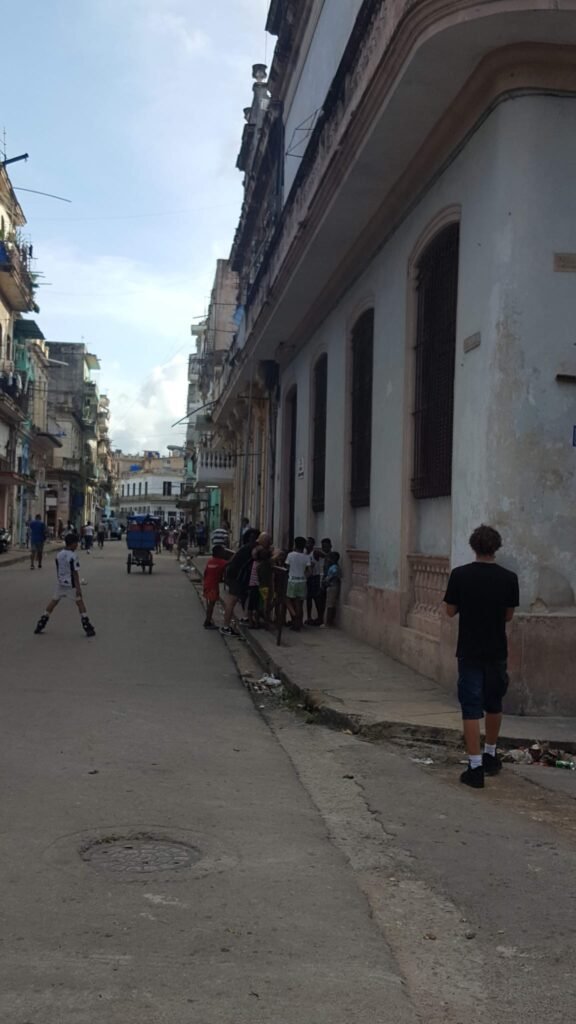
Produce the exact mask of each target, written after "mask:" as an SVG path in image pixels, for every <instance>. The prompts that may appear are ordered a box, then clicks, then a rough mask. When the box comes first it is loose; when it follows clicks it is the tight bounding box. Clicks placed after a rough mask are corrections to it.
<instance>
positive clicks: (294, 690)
mask: <svg viewBox="0 0 576 1024" xmlns="http://www.w3.org/2000/svg"><path fill="white" fill-rule="evenodd" d="M193 564H194V568H195V569H196V571H197V572H198V573H200V575H201V570H200V569H199V568H198V566H197V565H196V564H195V562H193ZM198 596H199V598H200V601H201V602H202V595H201V593H198ZM238 629H239V631H240V632H241V633H242V636H243V637H244V639H245V641H246V644H247V646H248V647H249V648H250V650H251V651H252V654H253V655H254V656H255V658H256V659H257V660H258V661H259V662H260V664H261V666H262V669H263V671H264V672H269V673H271V674H273V675H275V676H276V678H277V679H280V680H281V681H282V683H283V685H284V688H285V690H286V691H287V692H288V693H289V694H290V696H291V697H293V698H294V699H295V700H297V701H298V702H299V703H300V704H303V705H304V707H305V708H306V709H307V710H308V711H309V712H310V713H311V714H313V715H314V717H315V720H316V721H317V722H318V723H319V724H320V725H326V726H327V727H328V728H330V729H334V730H336V731H339V732H350V733H353V734H354V735H355V736H361V737H362V738H363V739H366V740H371V741H372V742H377V741H378V740H386V739H389V740H404V741H416V742H419V743H440V744H442V745H443V746H446V747H459V748H461V747H462V733H461V731H460V729H450V728H446V727H441V726H435V725H420V724H418V725H416V724H415V723H413V722H389V721H386V720H384V721H381V722H366V721H364V719H363V717H362V715H355V714H351V713H350V712H347V711H343V710H340V709H339V708H335V707H334V706H333V705H331V704H326V702H325V696H324V694H323V693H321V692H320V691H319V690H311V689H308V688H307V687H305V686H302V685H301V684H300V683H298V682H296V680H294V679H293V678H292V677H291V676H290V675H288V673H287V672H286V671H285V669H283V668H282V666H281V665H279V664H278V662H277V661H275V660H274V657H273V655H271V654H270V653H269V652H268V651H267V650H266V649H265V648H264V647H263V646H262V644H261V643H260V642H259V640H258V637H257V635H256V634H255V632H254V631H253V630H251V629H246V628H245V627H244V626H238ZM528 722H529V719H527V724H528ZM535 740H538V742H539V743H541V744H542V745H543V746H547V747H551V748H552V749H555V748H560V749H562V750H563V751H565V752H566V753H567V754H576V741H572V740H565V739H562V740H547V739H546V738H545V737H543V736H535V735H533V734H527V735H526V736H524V737H522V736H507V735H506V733H504V732H503V733H501V735H500V737H499V740H498V744H499V746H502V747H509V748H510V749H512V750H514V749H516V748H517V747H529V746H530V745H531V744H532V743H534V742H535Z"/></svg>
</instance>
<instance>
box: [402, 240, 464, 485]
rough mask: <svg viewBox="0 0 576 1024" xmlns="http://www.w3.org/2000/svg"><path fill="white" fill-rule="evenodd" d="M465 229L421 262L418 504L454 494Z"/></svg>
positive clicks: (416, 459)
mask: <svg viewBox="0 0 576 1024" xmlns="http://www.w3.org/2000/svg"><path fill="white" fill-rule="evenodd" d="M458 243H459V225H458V224H450V225H449V226H448V227H446V228H444V229H443V230H442V231H440V232H439V234H437V235H436V237H435V238H434V239H433V240H432V241H431V242H430V244H429V245H428V246H427V248H426V249H425V251H424V253H423V255H422V256H421V258H420V260H419V262H418V279H417V294H418V319H417V327H416V381H415V401H414V476H413V479H412V493H413V494H414V497H415V498H440V497H445V496H447V495H450V494H451V493H452V426H453V413H454V363H455V357H456V308H457V302H458V251H459V244H458Z"/></svg>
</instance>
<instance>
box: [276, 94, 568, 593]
mask: <svg viewBox="0 0 576 1024" xmlns="http://www.w3.org/2000/svg"><path fill="white" fill-rule="evenodd" d="M375 173H377V169H376V168H375ZM575 180H576V101H575V100H573V99H566V98H560V97H552V96H548V97H538V96H532V97H522V98H517V99H515V100H512V101H509V102H505V103H502V104H501V105H499V106H498V107H497V108H496V109H495V110H494V111H493V113H492V114H491V115H490V117H489V118H488V119H487V120H486V122H485V123H484V124H483V126H482V127H481V128H480V129H479V130H478V131H477V133H476V134H475V135H474V136H473V137H472V139H471V140H470V142H469V143H468V145H467V146H466V148H465V149H464V150H463V151H462V152H461V154H460V155H459V156H458V158H457V159H456V160H455V161H454V162H453V163H452V164H451V166H450V167H448V169H447V170H446V171H445V172H444V174H443V175H442V176H441V177H440V178H439V180H438V181H437V182H436V183H435V184H434V185H433V187H431V188H430V189H429V191H428V192H427V193H426V194H425V195H424V196H423V198H422V199H421V201H420V202H419V204H418V205H417V207H416V208H415V209H414V211H413V212H412V213H411V215H410V216H409V217H408V218H407V219H406V220H405V221H404V223H403V224H402V226H401V227H400V228H399V230H398V231H397V232H396V234H395V235H394V236H393V237H392V238H391V239H390V240H389V241H388V242H387V244H386V245H385V246H384V248H383V249H382V250H381V252H380V253H379V254H378V256H377V257H376V258H375V259H374V261H373V262H372V264H371V265H370V266H369V268H368V269H367V270H366V271H365V272H364V273H363V274H362V276H361V277H360V278H359V279H358V280H357V281H356V283H355V284H354V285H353V286H352V287H351V288H350V289H349V290H348V292H347V293H346V294H345V295H343V297H342V300H341V302H340V303H339V305H338V306H337V307H336V308H335V309H334V311H333V312H332V314H331V315H330V316H329V317H328V318H327V319H326V321H325V322H324V324H323V325H322V327H321V328H320V329H319V330H318V331H317V332H316V334H315V335H314V337H313V338H311V339H310V340H309V342H308V343H307V344H306V345H305V347H304V348H303V349H302V350H301V351H300V352H299V354H298V355H297V356H296V357H295V358H294V360H293V361H292V362H291V363H290V364H289V366H288V367H287V368H286V370H285V371H283V374H282V383H283V389H284V390H285V389H286V388H288V387H291V386H292V385H293V384H294V383H296V384H297V386H298V419H299V422H298V458H299V459H301V460H302V461H303V464H304V472H305V476H304V478H302V479H298V480H297V481H296V525H297V530H298V531H300V530H301V532H303V533H304V532H309V531H310V530H312V532H316V535H317V536H318V533H319V532H320V530H315V527H316V525H317V524H318V523H319V522H320V521H315V519H314V517H313V515H312V512H311V509H310V480H309V477H310V465H311V441H312V434H311V422H310V417H311V413H312V410H311V407H310V392H309V383H310V379H311V374H312V367H313V365H314V362H315V360H316V358H317V357H318V354H320V352H322V351H327V353H328V426H327V450H328V454H327V472H326V510H325V512H324V513H323V514H322V519H321V524H322V525H321V532H322V534H327V535H330V536H332V538H333V540H334V543H335V544H336V545H338V546H341V547H342V548H345V547H346V546H348V545H351V546H356V547H369V549H370V582H371V583H372V584H373V585H374V586H376V587H381V588H383V589H388V590H397V589H398V587H399V581H400V572H401V563H402V517H403V515H406V514H410V508H411V507H412V511H413V513H414V530H415V534H416V536H417V537H418V536H419V538H420V540H421V541H422V543H423V544H425V545H426V547H427V548H428V550H426V552H425V553H427V554H449V555H450V557H451V562H452V564H453V565H458V564H461V563H462V562H466V561H469V560H470V557H471V552H470V549H469V547H468V537H469V535H470V533H471V531H472V529H473V528H474V527H475V526H477V525H478V524H479V523H480V522H481V521H486V522H491V523H493V524H494V525H495V526H497V527H498V528H499V529H501V531H502V533H503V538H504V545H505V546H504V549H503V552H502V557H501V561H502V562H503V563H504V564H506V565H508V566H510V567H511V568H514V569H515V570H516V571H518V573H519V575H520V581H521V593H522V604H523V607H524V608H526V609H531V608H533V609H534V610H546V609H547V608H555V607H559V606H563V607H565V606H570V605H572V604H573V600H574V598H573V592H574V591H576V561H575V555H574V552H575V551H576V517H575V516H574V508H575V497H576V494H575V489H576V488H575V469H576V467H575V460H576V450H575V449H573V448H572V427H573V425H574V424H576V385H566V384H564V385H561V384H558V383H557V382H556V380H555V375H556V373H557V372H572V373H576V274H570V273H564V274H561V273H554V271H553V253H554V252H575V253H576V189H574V181H575ZM453 204H460V206H461V208H462V219H461V240H460V282H459V301H458V323H457V356H456V374H455V409H454V456H453V493H452V501H451V502H450V501H448V502H446V501H445V500H444V499H440V500H439V501H438V502H436V503H435V502H429V503H426V502H418V503H414V502H412V500H411V499H410V498H409V497H408V504H407V505H403V491H404V483H403V480H404V472H405V471H406V469H407V474H408V478H409V472H410V464H411V453H410V452H406V451H405V444H406V440H405V430H406V426H407V423H408V421H409V419H410V416H411V409H409V408H407V403H406V379H405V378H406V357H407V353H408V352H409V347H410V340H409V339H407V329H408V328H407V323H408V319H407V312H408V308H409V294H408V292H409V282H408V272H407V268H408V263H409V260H410V257H411V255H412V253H413V252H414V248H415V246H416V245H417V244H418V241H419V238H420V237H421V235H422V233H423V232H424V231H425V230H426V229H427V227H428V225H429V224H430V222H431V221H432V220H433V218H434V217H436V216H437V215H438V213H439V212H440V211H442V210H443V209H444V208H446V207H448V206H450V205H453ZM370 296H372V298H373V301H374V306H375V345H374V400H373V448H372V488H371V490H372V501H371V508H370V510H360V515H358V514H357V513H354V512H353V510H351V509H350V507H349V501H348V487H349V466H348V462H347V459H348V453H349V444H348V433H347V422H348V421H347V416H348V411H347V402H348V390H349V384H348V383H347V379H346V372H347V339H348V337H349V331H350V328H351V326H352V323H353V321H354V319H355V317H356V315H357V311H358V309H362V308H365V304H366V302H367V300H368V299H369V297H370ZM478 334H479V335H480V345H479V346H477V347H474V348H472V349H471V350H470V351H468V352H467V353H466V352H465V351H464V342H465V340H466V339H469V338H471V337H472V336H474V335H478ZM281 493H282V492H281V491H279V490H278V488H277V491H276V497H277V514H278V512H279V511H280V507H279V505H278V503H279V502H280V501H281V500H282V498H281ZM415 505H417V506H418V508H417V510H416V509H415V508H414V506H415ZM450 505H451V508H450ZM426 506H427V507H426ZM416 512H417V514H416ZM450 512H451V516H450ZM450 519H451V522H450ZM276 521H278V519H276Z"/></svg>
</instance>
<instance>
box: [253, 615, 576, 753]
mask: <svg viewBox="0 0 576 1024" xmlns="http://www.w3.org/2000/svg"><path fill="white" fill-rule="evenodd" d="M243 634H244V636H245V638H246V640H247V642H248V643H249V644H250V647H251V648H252V650H253V651H254V653H255V654H256V655H257V657H258V658H259V660H260V661H261V663H262V665H263V666H264V667H265V668H266V669H267V670H269V671H272V672H274V674H275V675H277V676H278V677H279V678H282V679H283V680H284V681H285V682H286V684H287V686H288V687H289V688H290V689H291V690H292V691H293V692H294V693H295V694H297V695H298V696H299V697H300V699H301V700H302V701H303V703H305V704H306V706H307V707H309V708H310V709H312V710H314V711H316V712H318V713H319V714H320V715H321V716H322V717H323V718H324V719H325V720H326V721H327V722H328V723H329V724H333V725H335V726H338V727H340V728H348V729H351V730H352V731H353V732H357V733H360V734H362V735H364V736H367V737H369V738H371V739H377V738H378V737H385V736H394V735H395V736H400V735H402V736H407V737H409V736H414V737H418V738H419V739H428V740H431V741H438V740H442V741H444V742H460V738H461V735H462V720H461V715H460V709H459V705H458V702H457V699H456V692H455V691H456V688H454V696H452V695H451V694H449V693H447V692H446V691H445V690H444V689H443V688H442V687H441V686H439V684H438V683H435V682H434V680H432V679H427V678H426V677H425V676H422V675H419V674H418V673H417V672H414V671H413V670H412V669H410V668H408V667H407V666H406V665H402V664H401V663H400V662H398V661H394V659H393V658H389V657H388V656H387V655H386V654H383V653H382V652H381V651H378V650H376V649H375V648H373V647H370V646H369V645H368V644H363V643H361V642H360V641H358V640H355V639H354V638H353V637H351V636H349V635H348V634H347V633H343V632H342V631H341V630H338V629H334V630H332V629H315V628H313V627H310V628H308V629H306V628H304V629H303V630H302V632H301V633H297V634H294V633H291V632H290V630H285V631H283V634H282V645H281V646H280V647H278V646H277V645H276V638H275V635H274V634H272V633H269V632H267V630H264V629H259V630H249V629H243ZM454 667H455V668H456V662H455V663H454ZM535 740H539V741H540V742H541V743H549V744H550V745H552V746H559V747H561V748H562V749H564V750H567V751H571V752H572V753H576V718H556V717H554V718H553V717H520V716H517V715H505V716H504V723H503V727H502V735H501V742H502V744H503V745H505V746H508V745H511V746H524V745H526V744H528V743H533V742H534V741H535Z"/></svg>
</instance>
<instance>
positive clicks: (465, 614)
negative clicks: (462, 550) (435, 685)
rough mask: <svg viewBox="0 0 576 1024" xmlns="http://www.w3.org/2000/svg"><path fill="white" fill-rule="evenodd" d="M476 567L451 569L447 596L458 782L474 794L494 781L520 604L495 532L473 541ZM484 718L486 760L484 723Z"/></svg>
mask: <svg viewBox="0 0 576 1024" xmlns="http://www.w3.org/2000/svg"><path fill="white" fill-rule="evenodd" d="M470 546H471V548H472V550H473V551H474V552H475V554H476V561H475V562H470V563H469V564H468V565H461V566H459V567H458V568H457V569H453V570H452V572H451V574H450V579H449V580H448V588H447V590H446V594H445V596H444V601H445V606H446V614H447V615H448V616H449V617H450V618H453V616H454V615H459V623H458V647H457V649H456V657H457V658H458V699H459V701H460V705H461V707H462V718H463V722H464V742H465V744H466V751H467V753H468V762H469V763H468V768H467V769H466V771H465V772H463V773H462V775H461V776H460V781H461V782H463V783H465V784H466V785H467V786H472V787H473V788H475V789H482V787H483V786H484V775H485V774H486V775H496V774H497V773H498V772H499V771H500V769H501V767H502V765H501V763H500V761H499V760H498V758H497V756H496V745H497V742H498V734H499V732H500V725H501V723H502V698H503V697H504V695H505V693H506V690H507V689H508V673H507V671H506V659H507V657H508V642H507V639H506V623H507V622H510V621H511V619H512V617H513V615H514V609H515V608H517V607H518V604H519V602H520V599H519V591H518V577H517V576H516V573H513V572H510V571H509V570H508V569H504V568H503V567H502V566H501V565H497V564H496V552H497V551H498V549H499V548H501V547H502V538H501V536H500V534H499V533H498V531H497V530H494V529H493V528H492V527H491V526H479V527H478V528H477V529H476V530H474V533H473V534H472V536H471V537H470ZM484 714H486V742H485V745H484V754H482V753H481V750H480V721H481V719H482V718H484Z"/></svg>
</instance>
